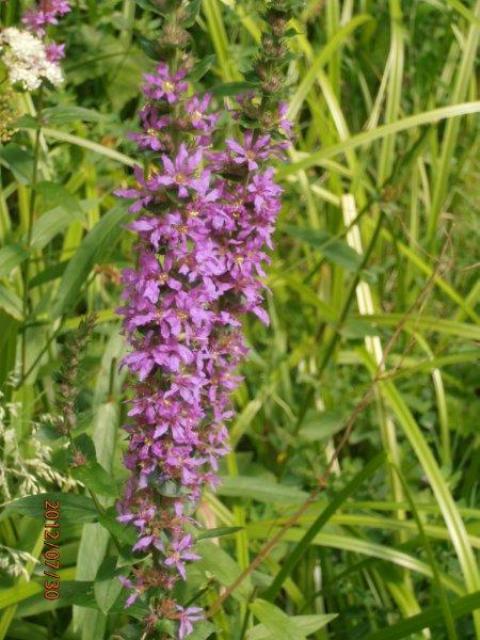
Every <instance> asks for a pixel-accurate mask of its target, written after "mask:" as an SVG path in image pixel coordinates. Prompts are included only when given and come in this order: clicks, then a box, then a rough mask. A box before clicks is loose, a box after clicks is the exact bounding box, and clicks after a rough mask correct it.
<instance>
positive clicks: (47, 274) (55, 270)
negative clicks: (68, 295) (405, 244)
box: [30, 260, 68, 289]
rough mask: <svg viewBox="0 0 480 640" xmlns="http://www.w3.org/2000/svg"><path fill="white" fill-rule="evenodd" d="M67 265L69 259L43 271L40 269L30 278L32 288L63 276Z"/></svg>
mask: <svg viewBox="0 0 480 640" xmlns="http://www.w3.org/2000/svg"><path fill="white" fill-rule="evenodd" d="M67 265H68V260H64V261H63V262H59V263H57V264H54V265H52V266H51V267H47V268H46V269H44V270H43V271H40V272H39V273H37V275H36V276H34V277H33V278H32V279H31V280H30V289H33V288H35V287H39V286H40V285H42V284H46V283H47V282H51V281H52V280H56V279H57V278H61V277H62V275H63V274H64V272H65V269H66V268H67Z"/></svg>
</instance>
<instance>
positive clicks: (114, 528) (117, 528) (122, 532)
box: [98, 507, 137, 546]
mask: <svg viewBox="0 0 480 640" xmlns="http://www.w3.org/2000/svg"><path fill="white" fill-rule="evenodd" d="M117 516H118V513H117V511H116V509H115V508H114V507H110V508H109V509H107V510H106V511H105V513H101V514H100V515H99V516H98V522H99V524H101V525H102V527H104V528H105V529H107V530H108V531H109V532H110V533H111V534H112V535H114V536H115V537H116V538H117V540H119V541H120V542H123V543H125V544H126V545H130V546H131V545H133V544H134V543H135V542H136V540H137V534H136V531H135V529H134V528H133V526H131V525H125V524H122V523H121V522H118V520H117Z"/></svg>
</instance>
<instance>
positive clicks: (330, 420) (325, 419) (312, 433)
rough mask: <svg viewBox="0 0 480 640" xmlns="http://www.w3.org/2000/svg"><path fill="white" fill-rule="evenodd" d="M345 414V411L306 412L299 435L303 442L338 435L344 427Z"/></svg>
mask: <svg viewBox="0 0 480 640" xmlns="http://www.w3.org/2000/svg"><path fill="white" fill-rule="evenodd" d="M346 419H347V414H346V413H345V411H341V410H339V409H337V410H331V411H324V412H323V413H319V412H318V411H307V413H306V414H305V419H304V421H303V424H304V426H303V427H302V428H301V429H300V435H301V436H302V438H304V439H305V440H309V441H313V442H315V441H317V440H326V439H327V438H331V437H332V436H334V435H335V434H336V433H338V432H339V431H340V430H341V429H342V428H343V426H344V424H345V420H346Z"/></svg>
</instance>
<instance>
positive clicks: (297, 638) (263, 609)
mask: <svg viewBox="0 0 480 640" xmlns="http://www.w3.org/2000/svg"><path fill="white" fill-rule="evenodd" d="M250 610H251V611H252V613H253V615H254V616H255V617H256V618H257V619H258V620H260V622H261V623H262V624H263V625H264V627H265V628H266V629H267V630H268V631H269V632H270V633H271V634H272V636H273V637H274V638H275V640H301V639H302V638H306V634H305V633H304V632H303V631H302V629H301V628H300V626H299V625H298V624H296V623H295V619H294V618H289V617H288V616H287V615H286V614H285V613H284V612H283V611H281V609H279V608H278V607H276V606H275V605H273V604H271V602H267V601H266V600H261V599H260V598H257V600H255V602H252V604H251V605H250ZM267 637H268V636H267Z"/></svg>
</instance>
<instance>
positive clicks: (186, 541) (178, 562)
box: [165, 535, 200, 580]
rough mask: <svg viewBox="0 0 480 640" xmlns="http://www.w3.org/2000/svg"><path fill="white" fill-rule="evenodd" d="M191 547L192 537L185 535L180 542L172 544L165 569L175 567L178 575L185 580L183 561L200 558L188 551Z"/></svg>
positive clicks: (176, 541)
mask: <svg viewBox="0 0 480 640" xmlns="http://www.w3.org/2000/svg"><path fill="white" fill-rule="evenodd" d="M191 547H192V536H190V535H187V536H184V537H183V538H181V539H180V540H175V541H174V542H172V544H171V547H170V550H169V555H168V556H167V558H166V559H165V564H166V565H167V567H173V566H174V567H175V568H176V570H177V571H178V573H179V574H180V575H181V576H182V578H183V579H184V580H185V579H186V577H187V574H186V572H185V562H184V561H185V560H199V559H200V556H198V555H197V554H196V553H193V552H192V551H189V549H191Z"/></svg>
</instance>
